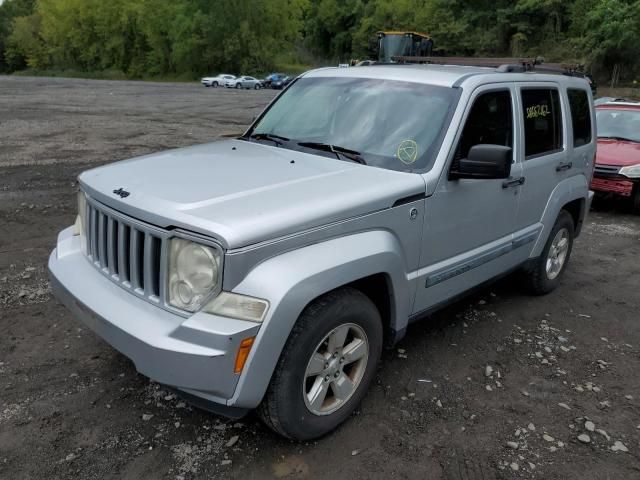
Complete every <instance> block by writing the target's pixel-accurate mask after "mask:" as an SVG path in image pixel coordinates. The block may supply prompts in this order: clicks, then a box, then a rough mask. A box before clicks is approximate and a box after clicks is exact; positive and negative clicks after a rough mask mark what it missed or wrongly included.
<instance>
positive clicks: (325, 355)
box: [258, 288, 383, 440]
mask: <svg viewBox="0 0 640 480" xmlns="http://www.w3.org/2000/svg"><path fill="white" fill-rule="evenodd" d="M382 341H383V338H382V320H381V318H380V313H379V312H378V309H377V308H376V306H375V305H374V304H373V302H372V301H371V300H370V299H369V298H368V297H367V296H366V295H364V294H363V293H362V292H360V291H358V290H356V289H353V288H342V289H339V290H334V291H333V292H330V293H328V294H326V295H324V296H322V297H320V298H319V299H317V300H315V301H314V302H312V303H311V304H310V305H309V306H307V308H306V309H305V310H304V311H303V312H302V314H301V315H300V317H299V318H298V321H297V322H296V324H295V326H294V327H293V330H292V331H291V334H290V335H289V339H288V340H287V343H286V345H285V347H284V349H283V351H282V354H281V355H280V359H279V361H278V364H277V366H276V369H275V372H274V374H273V377H272V378H271V383H270V384H269V388H268V389H267V393H266V395H265V397H264V399H263V401H262V403H261V405H260V407H259V410H258V411H259V414H260V416H261V417H262V419H263V421H264V422H265V423H266V424H267V426H269V427H270V428H271V429H272V430H274V431H275V432H276V433H279V434H280V435H283V436H285V437H287V438H291V439H295V440H311V439H314V438H318V437H321V436H322V435H325V434H326V433H328V432H330V431H331V430H333V429H335V428H336V427H337V426H338V425H340V424H341V423H342V422H344V421H345V420H346V419H347V418H348V417H349V416H350V415H351V413H352V412H353V410H354V409H355V408H356V407H357V406H358V404H359V403H360V401H361V400H362V398H363V397H364V395H365V394H366V391H367V389H368V387H369V385H370V383H371V381H372V380H373V377H374V375H375V372H376V367H377V364H378V361H379V360H380V355H381V352H382Z"/></svg>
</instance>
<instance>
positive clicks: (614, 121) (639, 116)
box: [596, 108, 640, 142]
mask: <svg viewBox="0 0 640 480" xmlns="http://www.w3.org/2000/svg"><path fill="white" fill-rule="evenodd" d="M596 123H597V125H598V138H618V139H624V140H630V141H632V142H640V110H628V109H622V108H620V109H613V108H601V109H598V110H596Z"/></svg>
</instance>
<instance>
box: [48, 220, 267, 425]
mask: <svg viewBox="0 0 640 480" xmlns="http://www.w3.org/2000/svg"><path fill="white" fill-rule="evenodd" d="M49 272H50V276H51V286H52V290H53V293H54V295H55V296H56V297H57V298H58V299H59V300H60V301H61V302H62V303H63V304H64V305H65V306H66V307H67V308H68V309H69V310H71V311H72V312H73V313H74V314H75V316H77V317H78V318H79V319H80V320H81V321H82V322H83V323H85V324H86V325H87V326H88V327H89V328H91V329H92V330H93V331H94V332H95V333H96V334H98V335H99V336H100V337H102V338H103V339H104V340H105V341H106V342H108V343H109V344H110V345H111V346H113V347H114V348H115V349H117V350H118V351H119V352H121V353H122V354H124V355H125V356H127V357H128V358H130V359H131V360H132V361H133V363H134V364H135V366H136V369H137V370H138V371H139V372H140V373H142V374H143V375H146V376H147V377H149V378H151V379H153V380H155V381H157V382H160V383H163V384H166V385H169V386H172V387H175V388H177V389H179V390H182V391H184V392H186V393H187V394H190V395H194V396H196V397H198V398H201V399H204V400H205V401H207V402H214V403H215V404H218V405H220V406H223V407H224V408H216V407H215V405H212V406H211V408H209V409H210V410H213V411H216V412H218V413H222V414H225V415H228V416H232V417H237V416H241V415H242V414H243V413H244V412H246V409H241V408H232V407H231V406H230V405H229V401H228V400H229V399H230V398H232V397H233V395H234V392H235V390H236V386H237V384H238V380H239V378H240V375H239V374H235V373H234V366H235V357H236V352H237V351H238V348H239V346H240V342H242V340H243V339H245V338H248V337H252V336H255V335H256V334H257V332H258V329H259V325H257V324H255V323H253V322H246V321H242V320H234V319H229V318H225V317H218V316H214V315H209V314H205V313H196V314H194V315H192V316H191V317H189V318H183V317H181V316H179V315H176V314H174V313H171V312H169V311H166V310H163V309H161V308H159V307H157V306H154V305H152V304H150V303H148V302H146V301H144V300H142V299H139V298H137V297H135V296H134V295H131V294H130V293H128V292H127V291H125V290H124V289H123V288H122V287H120V286H119V285H117V284H115V283H113V282H111V281H110V280H109V279H108V278H106V277H105V276H104V275H102V274H100V273H99V272H97V271H96V269H95V268H94V267H93V266H92V265H91V264H90V263H89V260H88V259H87V258H86V257H85V256H84V255H83V254H82V252H81V250H80V238H79V237H77V236H74V235H73V234H72V229H71V228H68V229H66V230H64V231H62V232H61V233H60V235H59V237H58V245H57V248H56V249H55V250H54V251H53V252H52V253H51V256H50V258H49Z"/></svg>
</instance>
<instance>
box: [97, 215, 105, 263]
mask: <svg viewBox="0 0 640 480" xmlns="http://www.w3.org/2000/svg"><path fill="white" fill-rule="evenodd" d="M106 226H107V218H106V217H105V216H104V214H102V213H100V212H98V261H99V262H100V267H102V268H105V269H106V268H107V231H106V230H107V229H106Z"/></svg>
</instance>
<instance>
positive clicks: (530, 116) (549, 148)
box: [522, 88, 562, 159]
mask: <svg viewBox="0 0 640 480" xmlns="http://www.w3.org/2000/svg"><path fill="white" fill-rule="evenodd" d="M522 106H523V112H522V113H523V116H524V118H523V122H524V150H525V158H527V159H528V158H533V157H539V156H541V155H547V154H550V153H554V152H559V151H561V150H562V108H561V107H560V95H559V93H558V90H557V89H555V88H527V89H523V90H522Z"/></svg>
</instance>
